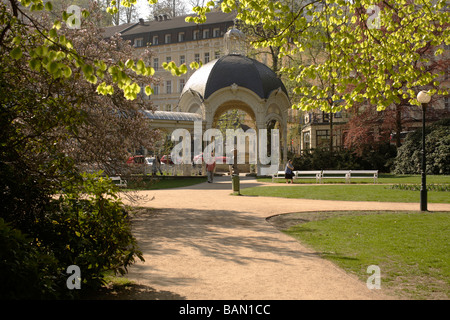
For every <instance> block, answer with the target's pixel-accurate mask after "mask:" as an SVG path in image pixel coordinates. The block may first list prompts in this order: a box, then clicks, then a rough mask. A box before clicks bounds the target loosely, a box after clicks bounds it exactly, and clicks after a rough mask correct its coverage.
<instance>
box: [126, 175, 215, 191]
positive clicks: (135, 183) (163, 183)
mask: <svg viewBox="0 0 450 320" xmlns="http://www.w3.org/2000/svg"><path fill="white" fill-rule="evenodd" d="M205 181H206V178H205V177H192V178H182V179H177V178H164V179H160V178H156V179H136V180H132V181H128V189H131V190H158V189H170V188H181V187H188V186H192V185H196V184H199V183H202V182H205Z"/></svg>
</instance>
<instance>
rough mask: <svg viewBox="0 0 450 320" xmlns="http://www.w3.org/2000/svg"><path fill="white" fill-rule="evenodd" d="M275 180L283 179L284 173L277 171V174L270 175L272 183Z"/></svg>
mask: <svg viewBox="0 0 450 320" xmlns="http://www.w3.org/2000/svg"><path fill="white" fill-rule="evenodd" d="M275 179H284V171H278V172H277V173H274V174H272V182H274V181H275Z"/></svg>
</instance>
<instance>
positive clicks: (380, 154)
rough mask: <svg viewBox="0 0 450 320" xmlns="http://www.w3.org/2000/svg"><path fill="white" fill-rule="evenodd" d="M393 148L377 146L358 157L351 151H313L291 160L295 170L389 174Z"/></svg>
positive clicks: (382, 145) (393, 154)
mask: <svg viewBox="0 0 450 320" xmlns="http://www.w3.org/2000/svg"><path fill="white" fill-rule="evenodd" d="M394 157H395V147H393V146H390V145H389V144H379V145H377V146H376V148H373V149H371V150H367V151H366V152H364V153H363V155H362V156H358V155H357V154H356V153H354V152H353V151H352V150H347V149H342V150H336V151H334V152H333V153H331V152H330V151H328V150H322V149H315V150H310V152H306V153H304V154H302V156H300V157H296V158H294V159H293V164H294V168H295V170H364V169H367V170H379V171H380V172H389V171H390V165H391V162H392V159H393V158H394Z"/></svg>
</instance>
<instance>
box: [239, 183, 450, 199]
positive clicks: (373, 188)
mask: <svg viewBox="0 0 450 320" xmlns="http://www.w3.org/2000/svg"><path fill="white" fill-rule="evenodd" d="M241 194H242V195H246V196H262V197H283V198H296V199H317V200H347V201H380V202H420V191H412V190H398V189H389V187H388V186H385V185H374V184H372V185H370V184H367V185H365V184H364V185H283V186H262V187H252V188H245V189H241ZM428 202H430V203H450V193H449V192H445V191H430V192H428Z"/></svg>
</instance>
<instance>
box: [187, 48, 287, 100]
mask: <svg viewBox="0 0 450 320" xmlns="http://www.w3.org/2000/svg"><path fill="white" fill-rule="evenodd" d="M233 83H235V84H237V85H238V86H240V87H244V88H247V89H250V90H252V91H253V92H254V93H256V94H257V95H258V96H260V97H261V98H268V97H269V95H270V93H271V92H272V91H273V90H277V89H278V88H281V90H283V92H284V93H285V94H286V95H287V91H286V88H285V86H284V84H283V82H282V81H281V80H280V79H279V78H278V77H277V75H276V74H275V72H273V71H272V70H271V69H270V68H269V67H267V66H266V65H265V64H263V63H261V62H259V61H257V60H254V59H251V58H248V57H244V56H241V55H226V56H224V57H222V58H220V59H217V60H213V61H211V62H209V63H207V64H205V65H204V66H203V67H201V68H200V69H198V70H197V71H196V72H194V73H193V74H192V76H191V77H190V78H189V80H188V81H187V83H186V85H185V86H184V88H183V92H182V94H183V93H184V92H186V91H188V90H194V91H196V92H198V93H199V94H200V95H201V96H202V97H203V99H207V98H208V97H209V96H210V95H211V94H213V93H214V92H216V91H217V90H220V89H222V88H225V87H229V86H231V85H232V84H233Z"/></svg>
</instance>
